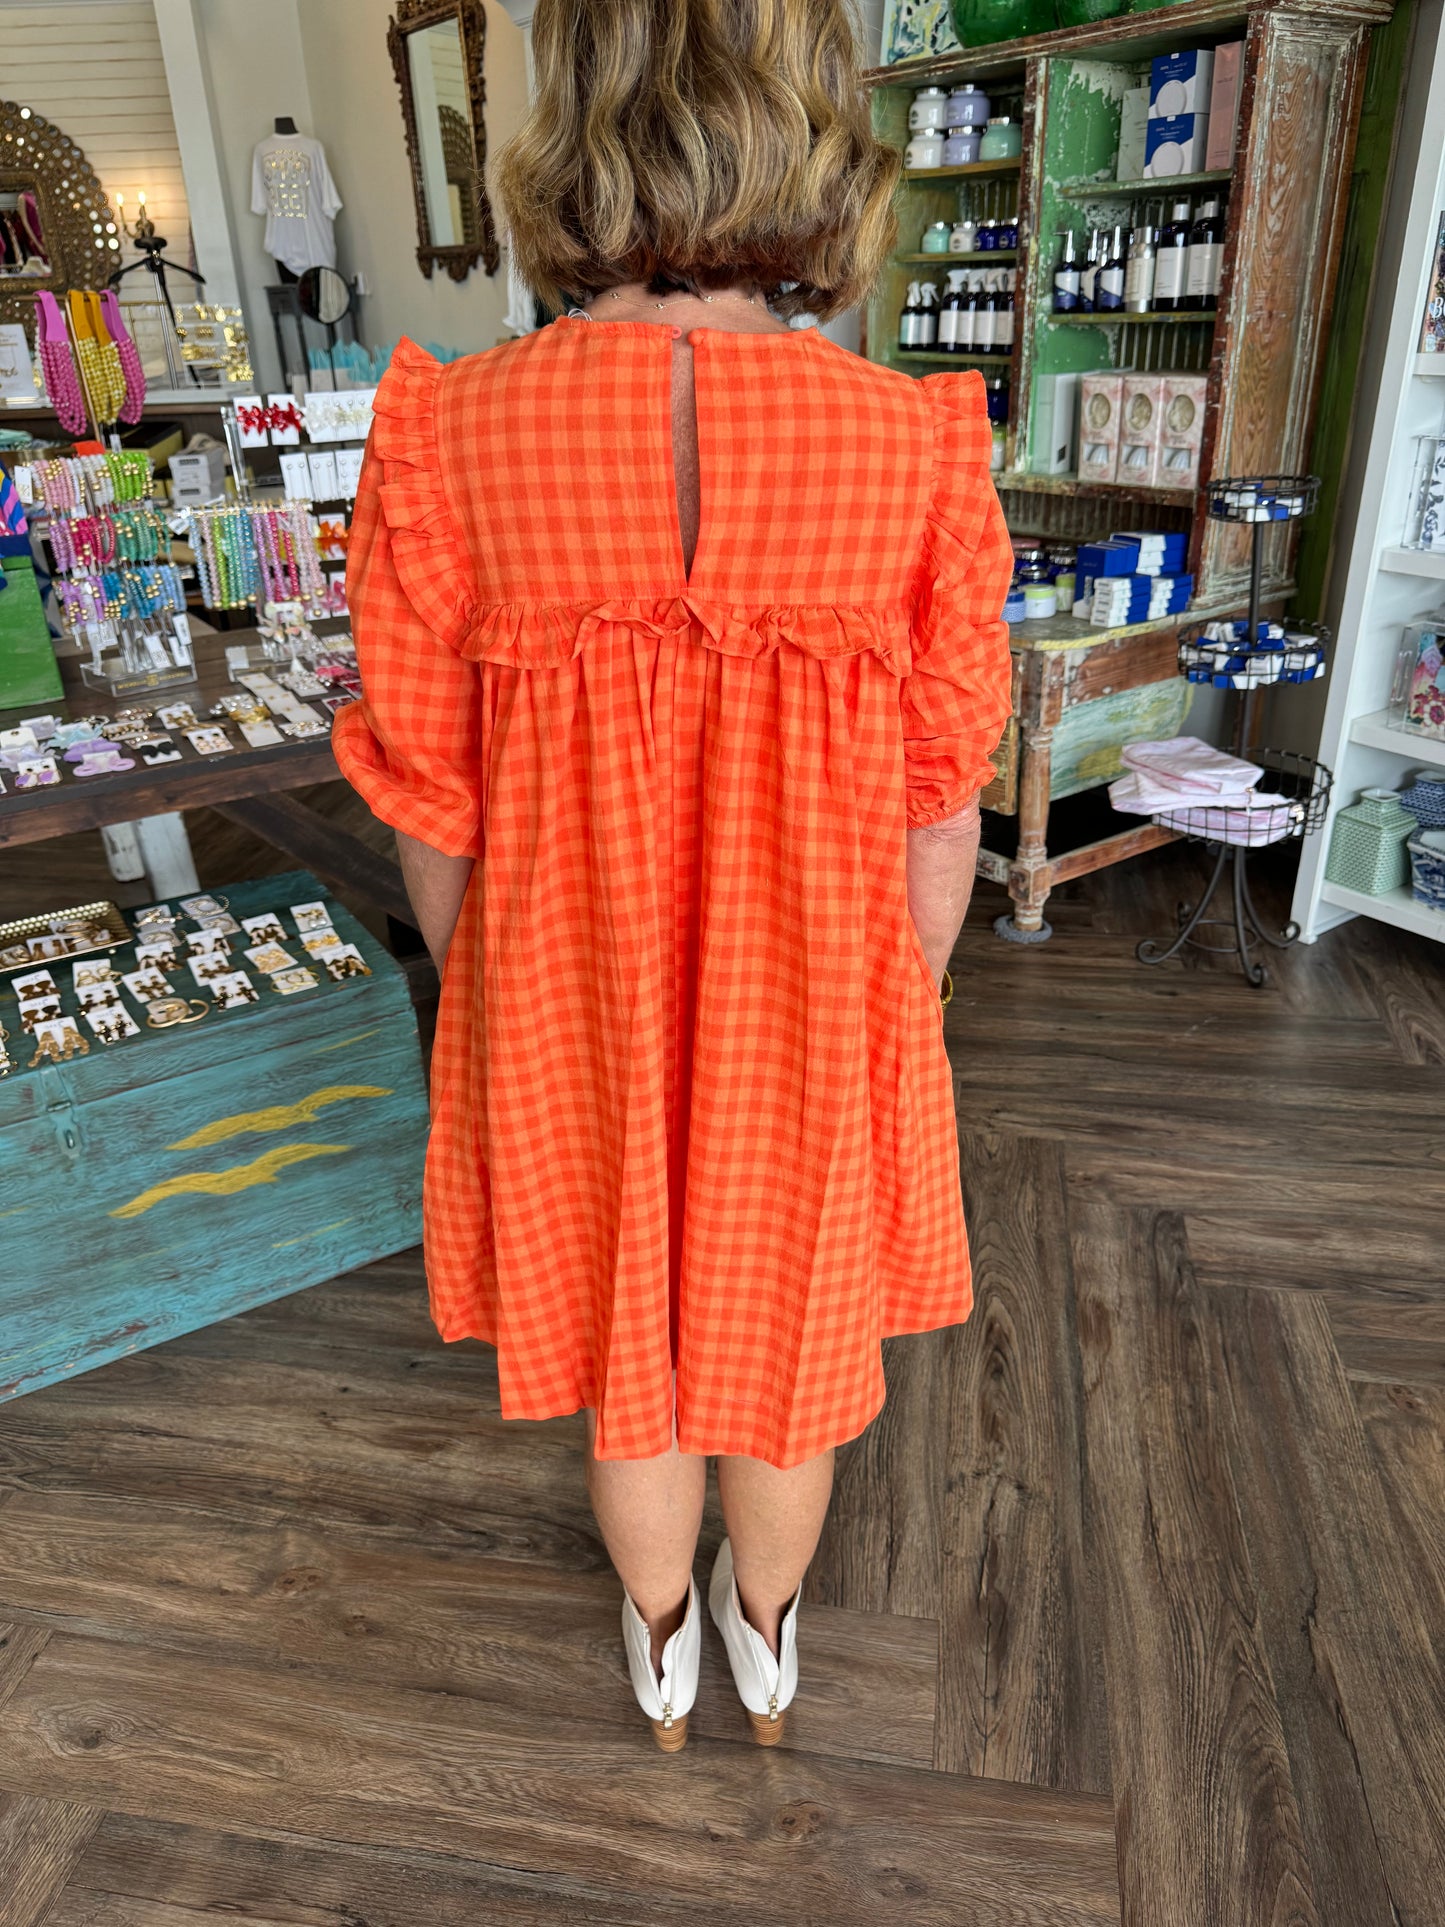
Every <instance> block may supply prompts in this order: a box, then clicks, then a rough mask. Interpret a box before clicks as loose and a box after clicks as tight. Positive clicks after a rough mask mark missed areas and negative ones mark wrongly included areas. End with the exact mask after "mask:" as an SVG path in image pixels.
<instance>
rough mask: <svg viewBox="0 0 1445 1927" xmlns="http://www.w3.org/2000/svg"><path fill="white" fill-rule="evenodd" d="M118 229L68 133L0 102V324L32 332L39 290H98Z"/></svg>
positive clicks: (115, 255)
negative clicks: (10, 323)
mask: <svg viewBox="0 0 1445 1927" xmlns="http://www.w3.org/2000/svg"><path fill="white" fill-rule="evenodd" d="M120 245H121V243H120V232H119V227H118V224H117V222H116V218H115V215H114V213H113V212H112V210H111V207H110V205H109V203H108V202H107V200H106V198H105V190H104V188H102V186H101V184H100V182H99V181H98V180H97V179H96V174H95V169H94V168H93V167H92V166H91V164H90V162H89V161H88V160H87V159H86V158H85V155H84V154H83V153H82V152H81V150H80V148H78V147H77V146H76V144H75V142H74V141H73V140H71V138H70V136H69V135H68V134H65V133H63V132H62V131H61V129H60V128H58V127H55V126H53V125H52V124H51V122H49V121H48V120H46V119H44V118H43V117H42V116H41V115H40V114H37V113H34V112H32V111H31V109H30V108H29V107H24V106H22V105H21V104H20V102H19V101H14V100H0V321H19V322H23V323H24V325H25V327H26V328H27V329H29V330H30V332H31V333H32V334H33V332H34V325H33V324H34V321H35V296H36V295H37V294H38V293H39V292H40V290H41V289H42V288H48V289H49V290H50V291H51V292H52V293H56V292H58V291H60V290H63V289H66V288H103V287H104V286H105V283H106V281H107V279H108V278H109V276H110V273H111V271H112V269H113V268H115V267H116V266H117V265H118V264H119V257H120Z"/></svg>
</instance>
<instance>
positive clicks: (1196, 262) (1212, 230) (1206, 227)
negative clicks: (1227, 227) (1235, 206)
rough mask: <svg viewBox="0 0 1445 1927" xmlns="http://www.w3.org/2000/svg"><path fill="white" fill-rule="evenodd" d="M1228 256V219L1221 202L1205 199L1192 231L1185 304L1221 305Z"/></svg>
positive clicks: (1188, 305)
mask: <svg viewBox="0 0 1445 1927" xmlns="http://www.w3.org/2000/svg"><path fill="white" fill-rule="evenodd" d="M1223 258H1224V222H1223V220H1222V219H1221V218H1220V213H1219V203H1218V201H1216V200H1213V199H1211V200H1208V201H1204V202H1202V203H1201V205H1200V209H1199V212H1198V213H1197V214H1196V215H1195V217H1194V225H1193V227H1191V228H1190V230H1189V248H1188V260H1187V262H1186V264H1185V269H1184V306H1185V307H1186V308H1188V309H1191V310H1192V309H1195V308H1217V307H1218V306H1219V271H1220V265H1221V263H1222V261H1223Z"/></svg>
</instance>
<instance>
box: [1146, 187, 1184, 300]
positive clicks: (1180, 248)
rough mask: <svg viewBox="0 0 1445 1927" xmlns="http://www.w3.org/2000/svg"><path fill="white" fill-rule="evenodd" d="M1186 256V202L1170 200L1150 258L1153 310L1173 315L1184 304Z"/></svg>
mask: <svg viewBox="0 0 1445 1927" xmlns="http://www.w3.org/2000/svg"><path fill="white" fill-rule="evenodd" d="M1188 258H1189V203H1188V201H1174V202H1173V203H1171V205H1170V209H1169V219H1168V221H1167V222H1166V223H1165V225H1164V226H1163V227H1162V228H1160V230H1159V247H1158V251H1157V253H1156V255H1155V259H1154V312H1155V313H1156V314H1173V312H1174V310H1175V309H1176V308H1183V307H1184V306H1186V302H1185V299H1184V288H1185V279H1184V270H1185V267H1186V266H1187V264H1188Z"/></svg>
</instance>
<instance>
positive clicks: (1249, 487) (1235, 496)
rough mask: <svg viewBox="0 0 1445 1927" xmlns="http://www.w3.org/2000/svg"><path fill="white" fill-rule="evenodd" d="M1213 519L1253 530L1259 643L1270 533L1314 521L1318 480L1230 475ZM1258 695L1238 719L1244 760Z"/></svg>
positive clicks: (1215, 486)
mask: <svg viewBox="0 0 1445 1927" xmlns="http://www.w3.org/2000/svg"><path fill="white" fill-rule="evenodd" d="M1207 493H1208V496H1209V518H1210V520H1211V521H1212V522H1234V523H1236V524H1240V523H1242V524H1245V525H1247V526H1248V528H1249V531H1250V536H1251V538H1252V539H1251V543H1250V552H1249V627H1248V631H1247V638H1246V639H1247V641H1248V643H1249V644H1250V646H1251V647H1252V646H1253V645H1254V644H1255V643H1257V642H1258V641H1259V635H1260V622H1259V605H1260V602H1261V601H1262V600H1263V589H1264V535H1265V530H1266V529H1270V528H1274V527H1277V526H1278V524H1279V523H1281V522H1297V521H1299V519H1300V518H1301V517H1302V516H1305V515H1312V514H1313V513H1314V511H1315V507H1316V505H1317V504H1318V502H1319V499H1320V478H1319V476H1318V475H1225V476H1221V477H1219V478H1218V479H1216V480H1215V481H1212V482H1211V483H1210V484H1209V488H1208V491H1207ZM1254 700H1255V692H1254V689H1253V688H1246V689H1244V691H1243V692H1242V694H1241V697H1240V703H1239V711H1238V714H1237V716H1236V717H1235V728H1234V748H1235V753H1236V754H1238V753H1239V752H1240V750H1241V749H1242V748H1243V746H1244V744H1245V743H1247V742H1248V741H1249V738H1250V736H1251V734H1252V731H1251V728H1250V724H1251V722H1252V721H1253V715H1254Z"/></svg>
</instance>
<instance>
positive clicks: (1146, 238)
mask: <svg viewBox="0 0 1445 1927" xmlns="http://www.w3.org/2000/svg"><path fill="white" fill-rule="evenodd" d="M1155 238H1156V237H1155V230H1154V229H1153V228H1152V227H1148V226H1144V227H1136V228H1135V229H1134V230H1133V232H1132V233H1131V234H1130V236H1129V264H1128V267H1127V268H1126V270H1125V273H1124V310H1125V312H1126V313H1127V314H1148V313H1149V310H1150V309H1151V308H1152V307H1153V305H1154V258H1155V257H1154V242H1155Z"/></svg>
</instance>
